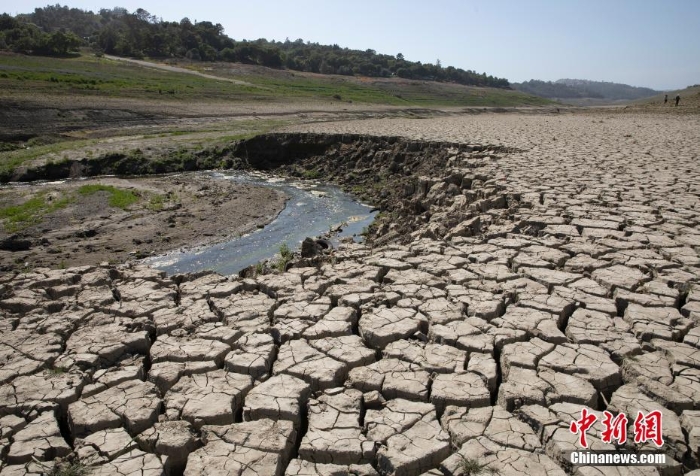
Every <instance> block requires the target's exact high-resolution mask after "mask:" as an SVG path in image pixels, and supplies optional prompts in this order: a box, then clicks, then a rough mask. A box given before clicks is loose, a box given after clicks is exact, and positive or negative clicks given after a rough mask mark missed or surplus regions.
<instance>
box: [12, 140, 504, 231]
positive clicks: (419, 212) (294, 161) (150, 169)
mask: <svg viewBox="0 0 700 476" xmlns="http://www.w3.org/2000/svg"><path fill="white" fill-rule="evenodd" d="M507 152H509V150H508V149H506V148H503V147H497V146H482V145H468V144H457V143H449V142H424V141H412V140H406V139H403V138H399V137H372V136H364V135H354V134H264V135H259V136H256V137H254V138H252V139H248V140H244V141H238V142H234V143H232V144H231V145H230V146H227V147H223V148H220V147H216V148H210V149H204V150H201V151H197V152H194V153H192V154H191V155H188V156H168V157H163V158H160V159H158V160H151V159H148V158H146V157H144V156H143V155H139V154H133V153H131V154H109V155H105V156H101V157H97V158H90V159H82V160H71V161H64V162H60V163H48V164H44V165H41V166H38V167H35V168H30V169H26V170H24V171H22V172H20V173H17V174H15V175H14V176H13V177H12V178H13V180H17V181H30V180H39V179H44V180H58V179H62V178H67V177H81V176H95V175H106V174H110V175H111V174H114V175H120V176H123V175H146V174H153V173H167V172H181V171H191V170H206V169H213V168H224V169H238V170H263V171H268V172H272V173H275V174H279V175H285V176H294V177H299V178H306V179H319V180H324V181H329V182H333V183H336V184H339V185H341V186H342V187H343V188H345V190H346V191H349V192H351V193H353V194H355V195H356V196H357V197H358V198H360V199H362V200H363V201H365V202H368V203H370V204H372V205H374V206H376V207H377V208H378V209H379V210H380V211H381V212H382V213H381V214H380V216H379V218H378V220H377V221H376V223H375V224H374V226H373V227H372V228H371V229H370V230H369V238H370V239H371V240H374V241H377V242H379V243H383V242H390V241H403V242H405V241H408V240H410V239H412V238H416V237H418V236H420V237H424V236H429V237H433V238H443V237H445V236H447V235H449V236H470V235H472V234H474V233H476V232H478V230H479V227H480V224H479V219H478V218H475V221H474V222H473V223H470V224H468V225H465V224H464V223H465V220H467V219H469V218H472V217H476V215H478V214H479V213H483V212H485V211H487V210H490V209H493V208H499V209H505V208H506V207H507V203H506V202H507V200H506V196H505V194H504V193H502V187H501V186H499V185H497V184H496V183H495V182H494V181H493V180H491V178H490V177H489V174H488V173H487V172H482V170H485V168H484V167H485V166H486V165H488V164H489V163H490V162H492V161H494V160H495V159H496V155H497V154H502V153H507ZM458 224H462V225H461V226H459V227H458V226H457V225H458ZM424 225H427V226H424ZM419 229H421V231H420V232H419V231H417V230H419Z"/></svg>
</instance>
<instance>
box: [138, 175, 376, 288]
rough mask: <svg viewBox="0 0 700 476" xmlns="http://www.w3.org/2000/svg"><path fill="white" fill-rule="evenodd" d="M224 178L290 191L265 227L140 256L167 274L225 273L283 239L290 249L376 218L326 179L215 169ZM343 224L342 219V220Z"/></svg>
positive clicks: (265, 254)
mask: <svg viewBox="0 0 700 476" xmlns="http://www.w3.org/2000/svg"><path fill="white" fill-rule="evenodd" d="M214 176H215V177H220V178H221V179H222V180H233V181H235V182H241V183H248V184H255V185H261V186H265V187H274V188H277V189H279V190H281V191H283V192H284V193H285V194H287V196H288V197H289V200H288V201H287V204H286V206H285V208H284V209H283V210H282V211H281V212H280V214H279V215H278V216H277V218H275V219H274V220H273V221H272V222H271V223H269V224H267V225H265V228H262V229H259V230H256V231H254V232H252V233H249V234H247V235H244V236H241V237H237V238H233V239H231V240H230V241H227V242H223V243H217V244H214V245H210V246H204V247H200V248H196V249H192V250H184V251H175V252H171V253H168V254H166V255H162V256H156V257H151V258H147V259H145V260H144V262H146V263H148V264H150V265H151V266H153V267H155V268H158V269H162V270H163V271H166V272H167V273H169V274H177V273H191V272H196V271H201V270H212V271H216V272H219V273H221V274H224V275H228V274H237V273H238V272H239V271H241V270H242V269H244V268H247V267H248V266H251V265H254V264H257V263H259V262H260V261H263V260H265V259H269V258H272V257H273V256H274V255H275V254H276V253H279V251H280V247H281V246H282V245H284V244H286V245H287V246H289V248H291V249H292V250H294V249H296V248H298V247H299V245H300V244H301V242H302V241H303V240H304V238H306V237H315V236H318V235H321V234H323V233H326V232H328V231H329V230H330V229H334V228H336V227H338V226H339V225H341V224H344V225H343V227H342V228H343V229H342V231H341V232H340V233H339V234H337V235H336V238H337V239H340V238H343V237H346V236H356V237H357V236H359V235H360V233H361V232H362V229H363V228H365V227H366V226H369V225H370V224H371V223H372V220H374V216H375V214H376V212H371V207H369V206H367V205H364V204H362V203H359V202H358V201H357V200H356V199H355V198H353V197H352V196H350V195H348V194H347V193H345V192H343V191H342V190H340V189H339V188H338V187H335V186H333V185H328V184H322V183H318V184H314V183H310V182H306V181H305V182H299V181H291V180H286V179H281V178H270V177H267V176H263V175H259V174H250V173H242V172H236V173H226V174H224V173H215V174H214ZM345 224H346V225H345Z"/></svg>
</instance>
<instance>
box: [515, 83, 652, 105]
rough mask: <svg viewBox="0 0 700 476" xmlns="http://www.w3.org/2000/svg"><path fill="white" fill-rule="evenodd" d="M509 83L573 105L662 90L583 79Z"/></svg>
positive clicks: (625, 97) (517, 87)
mask: <svg viewBox="0 0 700 476" xmlns="http://www.w3.org/2000/svg"><path fill="white" fill-rule="evenodd" d="M511 86H512V87H513V88H514V89H516V90H518V91H522V92H525V93H527V94H532V95H535V96H539V97H543V98H548V99H557V100H560V101H561V102H564V103H569V104H576V105H587V104H611V103H615V102H620V101H633V100H637V99H641V98H647V97H651V96H654V95H657V94H659V93H661V91H656V90H654V89H650V88H642V87H636V86H630V85H628V84H620V83H612V82H607V81H589V80H585V79H559V80H557V81H554V82H552V81H539V80H535V79H532V80H530V81H524V82H522V83H513V84H512V85H511Z"/></svg>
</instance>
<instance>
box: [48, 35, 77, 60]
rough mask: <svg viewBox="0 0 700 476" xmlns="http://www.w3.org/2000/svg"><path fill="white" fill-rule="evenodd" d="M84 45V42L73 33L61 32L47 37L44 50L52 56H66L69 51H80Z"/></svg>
mask: <svg viewBox="0 0 700 476" xmlns="http://www.w3.org/2000/svg"><path fill="white" fill-rule="evenodd" d="M82 44H83V42H82V40H81V39H80V38H78V37H77V36H76V35H75V34H73V33H72V32H70V31H69V32H64V31H60V30H59V31H55V32H53V33H51V34H50V35H48V36H47V37H46V40H45V42H44V48H43V49H45V52H46V53H47V54H50V55H65V54H67V53H68V52H69V51H74V50H76V49H78V47H80V45H82Z"/></svg>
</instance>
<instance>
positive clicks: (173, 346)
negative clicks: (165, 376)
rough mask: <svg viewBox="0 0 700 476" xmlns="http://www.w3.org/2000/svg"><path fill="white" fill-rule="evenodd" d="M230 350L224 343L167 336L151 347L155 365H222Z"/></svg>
mask: <svg viewBox="0 0 700 476" xmlns="http://www.w3.org/2000/svg"><path fill="white" fill-rule="evenodd" d="M230 350H231V347H230V346H228V345H226V344H224V343H223V342H218V341H211V340H208V339H197V338H178V337H172V336H168V335H165V336H161V337H160V338H159V339H158V340H156V342H155V343H154V344H153V346H152V347H151V360H152V361H153V363H158V362H192V361H214V362H216V363H217V365H220V364H222V363H223V361H224V357H225V356H226V354H228V353H229V351H230Z"/></svg>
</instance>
